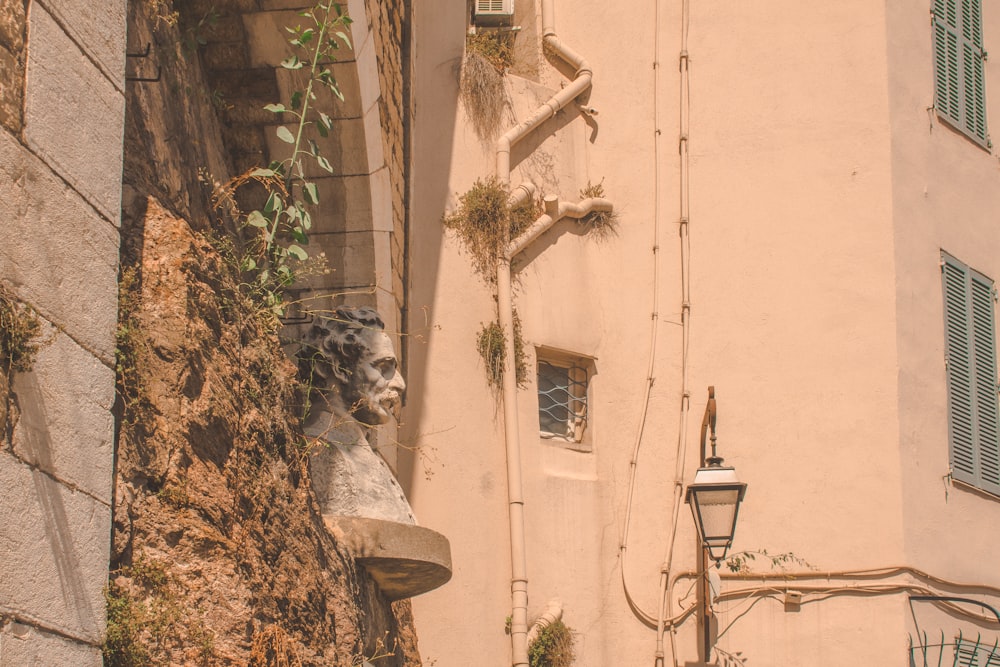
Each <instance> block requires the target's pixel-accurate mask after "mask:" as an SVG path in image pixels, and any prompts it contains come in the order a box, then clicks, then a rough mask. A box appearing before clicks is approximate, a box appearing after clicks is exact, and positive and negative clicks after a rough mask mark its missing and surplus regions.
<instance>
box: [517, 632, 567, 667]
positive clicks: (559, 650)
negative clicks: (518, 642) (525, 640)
mask: <svg viewBox="0 0 1000 667" xmlns="http://www.w3.org/2000/svg"><path fill="white" fill-rule="evenodd" d="M574 657H575V654H574V652H573V631H572V630H570V628H569V627H567V626H566V624H565V623H563V622H562V621H554V622H552V623H549V624H548V625H546V626H545V627H544V628H542V629H541V630H539V632H538V636H537V637H535V641H533V642H531V646H529V647H528V664H529V665H531V667H569V666H570V665H572V664H573V658H574Z"/></svg>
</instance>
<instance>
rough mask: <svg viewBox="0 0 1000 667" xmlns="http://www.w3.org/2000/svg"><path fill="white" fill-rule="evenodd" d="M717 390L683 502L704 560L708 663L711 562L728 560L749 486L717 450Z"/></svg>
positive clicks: (706, 655) (703, 611) (711, 396)
mask: <svg viewBox="0 0 1000 667" xmlns="http://www.w3.org/2000/svg"><path fill="white" fill-rule="evenodd" d="M715 421H716V407H715V387H709V388H708V404H707V405H706V406H705V416H704V417H703V418H702V420H701V467H700V468H698V472H697V473H696V474H695V476H694V482H692V483H691V484H690V485H688V488H687V495H686V497H685V500H684V502H686V503H688V504H689V505H691V513H692V514H693V515H694V523H695V526H696V527H697V528H698V539H699V540H700V542H701V548H702V557H701V558H700V559H699V572H698V573H699V575H700V578H701V582H702V586H701V600H700V606H701V609H700V612H701V623H702V624H703V630H704V634H703V642H702V656H703V658H704V660H705V663H708V661H709V657H710V654H711V651H712V633H711V616H712V612H711V595H712V593H711V589H710V586H709V583H708V575H707V571H708V559H709V558H711V559H712V560H714V561H715V565H716V567H718V566H719V564H720V563H721V562H722V560H723V559H724V558H725V557H726V552H727V551H729V547H730V546H731V545H732V543H733V535H734V534H735V533H736V517H737V516H738V515H739V511H740V503H741V502H742V501H743V496H744V495H746V492H747V485H746V484H745V483H743V482H740V480H739V479H737V477H736V470H735V469H734V468H733V467H731V466H724V465H722V457H721V456H719V455H718V454H717V453H716V451H715V446H716V442H715ZM709 430H711V434H712V438H711V442H712V455H711V456H706V452H705V438H706V436H707V435H708V432H709Z"/></svg>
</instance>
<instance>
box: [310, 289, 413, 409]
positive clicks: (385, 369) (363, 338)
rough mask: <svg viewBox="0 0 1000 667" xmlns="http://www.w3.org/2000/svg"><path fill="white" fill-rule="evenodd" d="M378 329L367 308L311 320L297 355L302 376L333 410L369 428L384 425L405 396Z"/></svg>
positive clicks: (374, 314)
mask: <svg viewBox="0 0 1000 667" xmlns="http://www.w3.org/2000/svg"><path fill="white" fill-rule="evenodd" d="M384 329H385V324H384V323H383V322H382V318H381V317H379V314H378V313H377V312H376V311H375V310H373V309H372V308H343V307H342V308H338V309H337V310H336V311H335V312H334V314H333V317H321V318H317V319H316V321H315V322H314V323H313V325H312V327H311V328H310V330H309V333H308V334H307V335H306V338H305V343H306V346H307V348H306V349H307V351H308V352H307V353H305V354H304V355H302V356H304V357H305V359H304V365H307V366H308V368H303V371H304V372H306V373H307V377H309V376H311V378H310V381H311V383H312V384H313V386H314V387H315V388H317V389H318V390H320V391H321V393H323V394H324V395H326V396H327V398H328V400H329V402H330V404H331V405H332V407H333V408H334V410H335V411H337V412H343V413H344V414H349V415H350V416H351V417H353V418H354V419H356V420H358V421H359V422H361V423H362V424H368V425H370V426H375V425H377V424H384V423H385V422H387V421H388V420H389V416H390V415H391V414H393V413H394V412H395V411H396V410H397V409H398V408H399V405H400V401H401V400H402V396H403V392H404V391H405V390H406V383H405V382H403V376H402V375H400V373H399V368H398V362H397V360H396V353H395V352H394V351H393V349H392V341H391V340H390V339H389V336H387V335H386V333H385V331H384Z"/></svg>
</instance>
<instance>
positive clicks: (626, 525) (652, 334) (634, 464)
mask: <svg viewBox="0 0 1000 667" xmlns="http://www.w3.org/2000/svg"><path fill="white" fill-rule="evenodd" d="M653 3H654V20H653V26H654V29H653V32H654V54H653V246H652V253H653V276H652V285H653V289H652V314H651V317H650V331H649V355H648V358H649V362H648V365H647V369H646V379H645V386H644V388H643V397H642V407H641V409H640V413H639V423H638V427H637V429H636V435H635V442H634V444H633V446H632V457H631V459H630V460H629V478H628V491H627V493H626V498H625V516H624V518H623V520H622V533H621V540H620V542H619V545H618V549H619V563H618V564H619V567H620V568H621V579H622V591H623V592H624V594H625V600H626V602H628V605H629V608H630V609H631V610H632V613H634V614H635V615H636V617H637V618H638V619H639V620H640V621H642V622H643V623H644V624H645V625H646V626H648V627H651V628H655V627H656V623H657V618H656V617H654V616H653V615H652V614H649V613H648V612H646V611H644V610H643V609H641V608H640V607H639V605H638V603H637V602H636V601H635V599H634V598H633V597H632V594H631V592H630V591H629V588H628V580H627V577H626V569H627V568H626V563H627V554H628V538H629V529H630V527H631V522H632V504H633V500H634V497H635V486H636V473H637V469H638V464H639V451H640V449H641V447H642V438H643V435H644V433H645V429H646V418H647V417H648V415H649V397H650V393H651V391H652V388H653V383H654V382H655V376H654V367H655V363H656V337H657V332H658V328H659V326H658V325H659V305H660V304H659V301H660V296H659V286H660V275H659V273H660V272H659V263H660V256H659V248H660V245H659V242H660V217H661V213H660V207H661V202H660V150H659V143H660V139H659V137H660V134H661V132H660V124H659V123H660V121H659V103H658V99H657V81H658V76H659V63H658V61H657V57H658V55H659V37H658V35H659V32H658V28H657V26H658V23H659V20H658V17H659V6H660V0H653Z"/></svg>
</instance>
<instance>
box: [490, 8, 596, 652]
mask: <svg viewBox="0 0 1000 667" xmlns="http://www.w3.org/2000/svg"><path fill="white" fill-rule="evenodd" d="M552 3H553V0H542V41H543V43H544V44H545V45H547V46H548V47H549V48H550V49H551V50H552V51H553V52H554V53H556V54H557V55H558V56H559V57H560V58H562V59H563V60H564V61H566V62H567V63H569V64H570V65H572V66H573V67H574V68H576V73H575V75H574V78H573V81H572V82H570V84H569V85H568V86H566V87H565V88H563V89H562V90H560V91H559V92H558V93H556V94H555V95H553V96H552V97H551V98H550V99H549V100H548V101H547V102H545V103H544V104H542V105H541V106H540V107H539V108H538V109H537V110H536V111H535V113H534V114H532V115H531V117H530V118H528V119H527V120H525V121H523V122H521V123H519V124H517V125H516V126H514V127H513V128H511V129H510V130H508V131H507V132H506V133H505V134H504V135H503V136H502V137H500V138H499V139H498V140H497V148H496V151H497V156H496V164H497V178H498V179H499V180H500V182H501V183H502V184H503V185H504V186H505V187H508V188H509V187H510V150H511V147H512V146H513V145H514V144H516V143H517V142H519V141H520V140H521V139H523V138H524V137H526V136H527V135H528V134H529V133H531V132H532V131H534V130H535V129H536V128H538V127H539V126H540V125H541V124H542V123H544V122H545V121H546V120H548V119H549V118H552V117H553V116H554V115H556V113H557V112H558V111H559V110H561V109H563V108H564V107H566V106H568V105H569V104H570V103H571V102H573V101H574V100H575V99H576V98H577V97H579V96H580V95H582V94H583V93H585V92H586V91H587V89H588V88H590V85H591V79H592V78H593V72H592V70H591V69H590V66H589V65H588V64H587V62H586V61H585V60H584V59H583V58H582V57H580V55H579V54H577V53H576V52H575V51H573V50H572V49H570V48H569V47H567V46H566V45H565V44H563V43H562V42H561V41H559V38H558V37H556V32H555V27H554V26H555V20H554V10H553V4H552ZM588 112H590V111H588ZM591 113H592V112H591ZM529 186H530V184H527V186H525V185H522V186H519V187H520V188H521V190H519V191H518V190H515V191H513V192H512V193H511V198H512V200H520V201H523V200H524V198H525V197H527V196H530V194H531V193H529V192H528V191H527V189H526V188H527V187H529ZM591 210H595V211H603V210H607V211H610V210H611V203H610V202H607V201H606V200H603V199H587V200H584V201H582V202H580V203H579V204H569V203H565V202H564V203H559V202H558V200H556V199H555V198H546V214H545V215H543V216H541V217H540V218H539V219H538V220H537V221H535V223H534V224H533V225H532V226H531V227H530V228H529V229H528V231H527V232H525V233H524V234H522V235H521V237H519V238H518V239H515V240H513V241H511V242H510V243H509V244H508V245H507V248H506V249H505V252H504V253H503V256H502V258H501V260H500V262H499V263H498V265H497V311H498V314H499V320H500V326H501V327H502V329H503V332H504V337H505V338H506V342H507V345H506V350H505V355H504V360H505V366H504V368H505V369H506V371H505V372H504V374H503V386H502V392H503V413H504V440H505V443H506V448H507V502H508V508H509V509H508V511H509V516H510V554H511V576H510V579H511V584H510V587H511V623H510V630H511V649H512V655H513V665H514V667H527V665H528V574H527V556H526V553H525V543H524V495H523V492H522V489H521V443H520V439H519V437H518V421H517V378H516V376H515V373H516V368H515V360H514V306H513V296H512V290H511V275H510V274H511V270H510V260H511V258H512V257H513V256H514V255H516V254H517V253H519V252H521V251H522V250H524V248H525V247H526V246H527V245H528V244H529V243H531V242H532V241H533V240H534V239H535V238H537V237H538V235H539V234H541V233H542V232H544V231H545V230H546V229H548V228H549V227H551V226H552V225H553V224H554V223H555V222H557V221H558V220H559V219H560V218H562V217H564V216H570V217H575V218H581V217H583V216H585V215H586V214H587V213H589V212H590V211H591Z"/></svg>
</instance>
